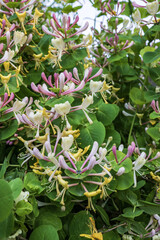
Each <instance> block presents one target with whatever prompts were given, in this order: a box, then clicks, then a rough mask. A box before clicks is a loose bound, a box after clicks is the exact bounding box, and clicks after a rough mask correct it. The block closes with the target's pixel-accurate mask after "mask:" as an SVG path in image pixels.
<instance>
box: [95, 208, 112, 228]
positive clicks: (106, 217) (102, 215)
mask: <svg viewBox="0 0 160 240" xmlns="http://www.w3.org/2000/svg"><path fill="white" fill-rule="evenodd" d="M95 209H96V211H97V212H99V214H100V215H101V218H102V220H103V221H104V223H105V224H106V225H110V223H109V217H108V214H107V213H106V211H105V210H104V208H102V207H101V206H99V205H95Z"/></svg>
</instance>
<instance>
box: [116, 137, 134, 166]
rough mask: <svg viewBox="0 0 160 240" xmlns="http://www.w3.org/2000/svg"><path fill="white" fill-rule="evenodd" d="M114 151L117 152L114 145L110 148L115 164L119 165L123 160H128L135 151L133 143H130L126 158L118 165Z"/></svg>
mask: <svg viewBox="0 0 160 240" xmlns="http://www.w3.org/2000/svg"><path fill="white" fill-rule="evenodd" d="M116 150H117V148H116V146H115V145H114V146H113V147H112V152H113V154H114V156H115V160H116V162H117V164H121V163H122V162H123V161H124V160H126V158H129V157H130V156H131V155H132V154H133V152H134V150H135V143H134V142H132V143H131V145H129V146H128V152H127V154H126V156H125V157H124V158H123V159H122V160H121V161H120V163H119V161H118V158H117V154H116Z"/></svg>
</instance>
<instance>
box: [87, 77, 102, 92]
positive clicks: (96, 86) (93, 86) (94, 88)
mask: <svg viewBox="0 0 160 240" xmlns="http://www.w3.org/2000/svg"><path fill="white" fill-rule="evenodd" d="M102 86H103V82H101V81H93V80H91V81H90V90H91V92H92V93H96V92H98V91H99V90H100V89H101V88H102Z"/></svg>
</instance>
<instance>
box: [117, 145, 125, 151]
mask: <svg viewBox="0 0 160 240" xmlns="http://www.w3.org/2000/svg"><path fill="white" fill-rule="evenodd" d="M123 149H124V145H123V144H120V145H119V147H118V151H120V152H122V151H123Z"/></svg>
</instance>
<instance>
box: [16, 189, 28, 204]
mask: <svg viewBox="0 0 160 240" xmlns="http://www.w3.org/2000/svg"><path fill="white" fill-rule="evenodd" d="M28 198H29V192H28V191H26V192H23V191H21V193H20V195H19V196H18V197H17V198H16V199H15V200H14V201H15V204H17V203H18V202H20V201H22V200H24V201H25V202H28Z"/></svg>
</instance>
